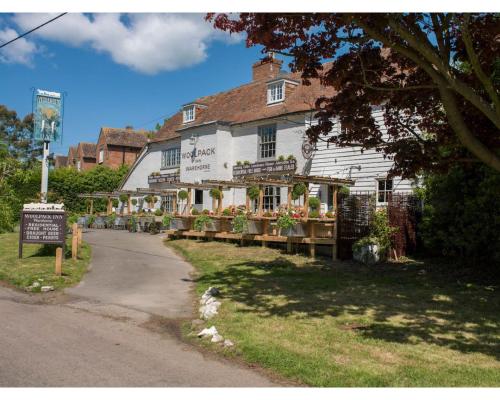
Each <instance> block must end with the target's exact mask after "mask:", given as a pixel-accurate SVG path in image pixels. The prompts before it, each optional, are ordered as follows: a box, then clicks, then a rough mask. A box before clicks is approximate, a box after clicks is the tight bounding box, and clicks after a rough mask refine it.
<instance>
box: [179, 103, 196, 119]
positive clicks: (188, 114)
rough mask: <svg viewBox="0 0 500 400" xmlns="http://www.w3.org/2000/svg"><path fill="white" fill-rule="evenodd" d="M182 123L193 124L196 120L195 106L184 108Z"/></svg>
mask: <svg viewBox="0 0 500 400" xmlns="http://www.w3.org/2000/svg"><path fill="white" fill-rule="evenodd" d="M182 117H183V118H182V122H183V123H187V122H192V121H194V119H195V106H194V105H191V106H186V107H184V110H183V111H182Z"/></svg>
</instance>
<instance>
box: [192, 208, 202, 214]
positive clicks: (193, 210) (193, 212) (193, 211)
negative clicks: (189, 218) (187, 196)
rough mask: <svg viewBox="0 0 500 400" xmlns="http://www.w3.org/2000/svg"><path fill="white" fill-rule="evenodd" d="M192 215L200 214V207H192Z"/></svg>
mask: <svg viewBox="0 0 500 400" xmlns="http://www.w3.org/2000/svg"><path fill="white" fill-rule="evenodd" d="M191 215H200V212H199V211H198V209H196V208H193V209H191Z"/></svg>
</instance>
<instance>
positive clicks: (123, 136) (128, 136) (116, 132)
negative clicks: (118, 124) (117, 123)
mask: <svg viewBox="0 0 500 400" xmlns="http://www.w3.org/2000/svg"><path fill="white" fill-rule="evenodd" d="M147 134H148V131H145V130H134V129H128V128H109V127H102V128H101V135H104V137H105V138H104V140H105V142H106V143H107V144H109V145H114V146H126V147H138V148H142V147H143V146H144V145H145V144H146V143H147V141H148V138H147Z"/></svg>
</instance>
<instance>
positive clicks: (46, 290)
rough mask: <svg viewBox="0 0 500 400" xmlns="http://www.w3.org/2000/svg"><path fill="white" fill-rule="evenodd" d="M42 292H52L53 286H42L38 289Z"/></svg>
mask: <svg viewBox="0 0 500 400" xmlns="http://www.w3.org/2000/svg"><path fill="white" fill-rule="evenodd" d="M40 290H41V291H42V292H51V291H52V290H54V286H42V287H41V289H40Z"/></svg>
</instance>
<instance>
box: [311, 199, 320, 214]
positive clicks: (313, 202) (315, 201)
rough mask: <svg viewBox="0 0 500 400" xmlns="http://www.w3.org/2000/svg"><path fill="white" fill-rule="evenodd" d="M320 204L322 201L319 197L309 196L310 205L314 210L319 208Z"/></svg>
mask: <svg viewBox="0 0 500 400" xmlns="http://www.w3.org/2000/svg"><path fill="white" fill-rule="evenodd" d="M320 205H321V201H320V200H319V199H318V198H317V197H311V198H309V207H311V209H312V210H317V209H318V208H319V206H320ZM315 218H316V217H315Z"/></svg>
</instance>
